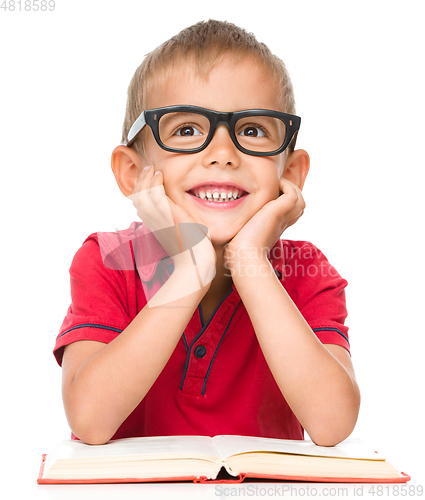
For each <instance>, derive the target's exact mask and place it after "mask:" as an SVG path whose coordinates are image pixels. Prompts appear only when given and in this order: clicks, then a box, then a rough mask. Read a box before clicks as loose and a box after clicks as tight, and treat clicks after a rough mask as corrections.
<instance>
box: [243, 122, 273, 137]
mask: <svg viewBox="0 0 425 500" xmlns="http://www.w3.org/2000/svg"><path fill="white" fill-rule="evenodd" d="M239 135H243V136H245V137H267V132H266V130H265V129H264V128H263V127H261V126H259V125H246V126H245V127H244V128H243V129H242V130H241V131H240V132H239Z"/></svg>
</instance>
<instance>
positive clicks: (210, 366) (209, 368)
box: [202, 300, 242, 395]
mask: <svg viewBox="0 0 425 500" xmlns="http://www.w3.org/2000/svg"><path fill="white" fill-rule="evenodd" d="M240 304H242V300H240V301H239V303H238V305H237V306H236V308H235V310H234V311H233V314H232V317H231V318H230V320H229V323H228V324H227V326H226V329H225V330H224V333H223V335H222V336H221V339H220V342H219V343H218V344H217V347H216V349H215V352H214V356H213V357H212V359H211V361H210V365H209V367H208V370H207V374H206V375H205V378H204V383H203V385H202V395H204V394H205V386H206V385H207V380H208V377H209V376H210V372H211V368H212V364H213V361H214V359H215V356H216V354H217V351H218V348H219V347H220V344H221V342H222V340H223V339H224V336H225V335H226V333H227V330H228V329H229V326H230V323H231V322H232V319H233V316H234V315H235V313H236V311H237V309H238V307H239V306H240Z"/></svg>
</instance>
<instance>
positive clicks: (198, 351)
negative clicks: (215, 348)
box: [194, 345, 207, 359]
mask: <svg viewBox="0 0 425 500" xmlns="http://www.w3.org/2000/svg"><path fill="white" fill-rule="evenodd" d="M194 352H195V356H196V357H197V358H199V359H200V358H203V357H204V356H205V354H207V348H206V347H205V346H204V345H197V346H196V347H195V351H194Z"/></svg>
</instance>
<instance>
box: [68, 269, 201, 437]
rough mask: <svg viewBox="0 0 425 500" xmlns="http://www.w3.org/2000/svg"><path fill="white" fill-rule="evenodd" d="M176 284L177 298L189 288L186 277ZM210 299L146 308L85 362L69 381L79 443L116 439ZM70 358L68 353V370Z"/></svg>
mask: <svg viewBox="0 0 425 500" xmlns="http://www.w3.org/2000/svg"><path fill="white" fill-rule="evenodd" d="M173 277H174V282H173V279H172V278H173ZM172 278H170V279H169V280H168V282H167V284H168V285H169V287H168V289H169V293H170V297H171V296H172V295H173V292H172V288H173V286H175V287H176V292H177V291H178V289H180V290H181V288H182V287H183V286H184V273H182V275H181V277H180V278H179V276H178V275H177V274H173V276H172ZM164 287H165V285H164ZM170 289H171V291H170ZM204 293H205V291H202V290H200V291H198V292H195V293H192V294H191V295H188V296H186V297H182V298H180V299H177V300H174V301H171V302H169V303H167V304H164V305H163V306H159V307H149V306H145V307H144V308H143V309H142V310H141V311H140V312H139V314H138V315H137V316H136V318H135V319H134V320H133V321H132V322H131V324H130V325H129V326H128V327H127V328H126V329H125V330H124V331H123V332H122V333H121V334H120V335H119V336H118V337H116V338H115V339H114V340H113V341H112V342H110V343H109V344H107V345H105V346H103V347H102V348H100V349H99V350H97V351H96V352H95V353H94V354H92V355H91V356H89V357H88V358H87V359H85V361H84V362H82V363H81V365H80V366H79V367H78V369H77V370H76V372H75V375H74V376H73V377H72V379H71V378H70V377H68V378H67V377H65V376H64V383H63V398H64V405H65V410H66V413H67V417H68V421H69V423H70V426H71V429H72V431H73V432H74V434H75V435H76V436H77V437H79V438H80V439H82V440H83V441H85V442H88V443H90V444H101V443H104V442H106V441H108V440H109V439H110V438H111V437H112V436H113V434H114V433H115V432H116V430H117V429H118V427H119V426H120V425H121V424H122V422H123V421H124V420H125V419H126V418H127V416H128V415H129V414H130V413H131V412H132V411H133V410H134V409H135V408H136V406H137V405H138V404H139V403H140V401H141V400H142V399H143V398H144V396H145V395H146V393H147V392H148V391H149V389H150V387H151V386H152V384H153V383H154V382H155V380H156V379H157V377H158V375H159V374H160V373H161V371H162V369H163V368H164V366H165V365H166V363H167V361H168V359H169V358H170V356H171V354H172V352H173V350H174V349H175V347H176V344H177V342H178V341H179V339H180V337H181V335H182V333H183V331H184V329H185V328H186V326H187V323H188V322H189V320H190V318H191V317H192V315H193V313H194V311H195V310H196V307H197V306H198V304H199V302H200V300H201V298H202V296H203V294H204ZM69 348H74V345H71V346H69ZM67 349H68V348H67ZM66 355H67V352H66V350H65V355H64V368H65V364H66Z"/></svg>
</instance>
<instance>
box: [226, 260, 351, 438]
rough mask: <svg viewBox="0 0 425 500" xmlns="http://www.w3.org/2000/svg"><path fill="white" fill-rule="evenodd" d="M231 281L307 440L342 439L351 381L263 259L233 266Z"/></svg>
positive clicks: (348, 430) (348, 424) (346, 428)
mask: <svg viewBox="0 0 425 500" xmlns="http://www.w3.org/2000/svg"><path fill="white" fill-rule="evenodd" d="M247 271H249V272H247ZM254 271H255V272H254ZM233 281H234V283H235V286H236V288H237V290H238V292H239V295H240V296H241V299H242V301H243V303H244V305H245V308H246V310H247V312H248V314H249V316H250V319H251V322H252V324H253V327H254V330H255V332H256V335H257V338H258V341H259V344H260V346H261V349H262V351H263V353H264V356H265V358H266V360H267V363H268V365H269V367H270V370H271V372H272V374H273V376H274V378H275V380H276V382H277V384H278V386H279V388H280V390H281V391H282V394H283V396H284V397H285V399H286V400H287V402H288V404H289V406H290V407H291V409H292V410H293V412H294V413H295V415H296V416H297V418H298V420H299V421H300V423H301V424H302V425H303V427H304V428H305V429H306V431H307V432H308V434H309V435H310V437H311V439H313V441H315V442H316V443H317V444H322V445H325V446H326V445H333V444H336V443H337V442H339V441H341V440H343V439H345V438H346V437H347V436H348V435H349V434H350V433H351V431H352V430H353V428H354V425H355V422H356V419H357V414H358V409H359V391H358V387H357V384H356V381H355V379H354V376H351V375H350V373H349V372H348V370H347V369H346V368H345V367H344V366H343V364H341V363H340V362H339V361H338V359H336V357H334V356H333V355H332V354H331V353H330V352H329V350H328V349H326V347H325V346H324V345H323V344H322V343H321V342H320V341H319V340H318V339H317V337H316V335H315V334H314V332H313V331H312V330H311V328H310V327H309V325H308V324H307V322H306V321H305V319H304V318H303V316H302V315H301V313H300V312H299V310H298V308H297V307H296V306H295V304H294V303H293V302H292V300H291V298H290V297H289V295H288V294H287V292H286V290H285V289H284V288H283V287H282V285H281V284H280V282H279V281H278V279H277V278H276V276H275V274H274V271H273V269H272V267H271V265H270V262H269V261H268V260H267V259H253V260H249V259H244V261H243V262H239V263H237V264H235V265H234V275H233Z"/></svg>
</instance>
